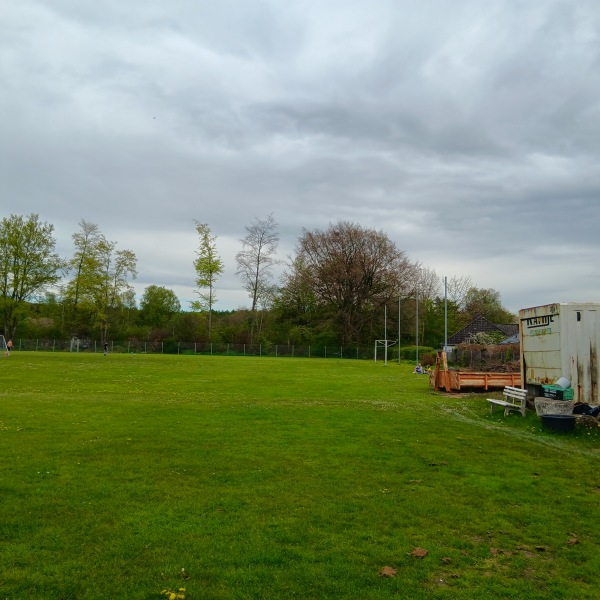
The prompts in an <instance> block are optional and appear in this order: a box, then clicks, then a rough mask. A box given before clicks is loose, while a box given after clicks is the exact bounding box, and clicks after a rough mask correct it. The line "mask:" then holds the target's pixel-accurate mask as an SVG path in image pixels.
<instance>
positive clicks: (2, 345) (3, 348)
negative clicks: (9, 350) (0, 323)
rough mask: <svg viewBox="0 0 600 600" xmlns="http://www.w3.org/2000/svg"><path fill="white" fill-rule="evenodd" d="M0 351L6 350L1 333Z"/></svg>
mask: <svg viewBox="0 0 600 600" xmlns="http://www.w3.org/2000/svg"><path fill="white" fill-rule="evenodd" d="M0 352H6V340H5V339H4V336H3V335H0Z"/></svg>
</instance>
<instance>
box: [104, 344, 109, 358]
mask: <svg viewBox="0 0 600 600" xmlns="http://www.w3.org/2000/svg"><path fill="white" fill-rule="evenodd" d="M107 354H108V342H104V356H106V355H107Z"/></svg>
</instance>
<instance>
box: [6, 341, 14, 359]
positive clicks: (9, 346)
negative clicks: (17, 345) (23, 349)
mask: <svg viewBox="0 0 600 600" xmlns="http://www.w3.org/2000/svg"><path fill="white" fill-rule="evenodd" d="M12 349H13V343H12V340H8V342H6V356H10V353H11V352H12Z"/></svg>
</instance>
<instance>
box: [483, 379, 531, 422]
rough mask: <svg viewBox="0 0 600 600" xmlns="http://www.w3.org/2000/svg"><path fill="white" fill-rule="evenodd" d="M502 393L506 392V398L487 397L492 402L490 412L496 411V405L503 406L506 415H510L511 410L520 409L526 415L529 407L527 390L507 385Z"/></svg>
mask: <svg viewBox="0 0 600 600" xmlns="http://www.w3.org/2000/svg"><path fill="white" fill-rule="evenodd" d="M502 393H503V394H504V398H505V399H504V400H496V399H495V398H488V399H487V401H488V402H489V403H490V408H491V410H490V412H491V413H493V412H494V406H503V407H504V416H506V415H508V413H509V411H511V410H518V411H519V412H520V413H521V414H522V415H523V416H525V410H526V409H527V390H522V389H521V388H516V387H511V386H509V385H507V386H506V387H505V388H504V391H503V392H502Z"/></svg>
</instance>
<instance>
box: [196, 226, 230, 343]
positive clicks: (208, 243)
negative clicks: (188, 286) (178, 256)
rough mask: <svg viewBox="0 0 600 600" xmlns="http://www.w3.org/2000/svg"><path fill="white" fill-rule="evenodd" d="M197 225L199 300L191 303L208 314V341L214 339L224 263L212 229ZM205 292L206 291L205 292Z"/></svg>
mask: <svg viewBox="0 0 600 600" xmlns="http://www.w3.org/2000/svg"><path fill="white" fill-rule="evenodd" d="M195 223H196V231H197V233H198V235H199V236H200V245H199V247H198V249H197V250H196V260H194V268H195V269H196V286H197V287H198V289H197V290H195V292H196V294H197V295H198V298H199V299H198V300H194V301H193V302H191V307H192V309H193V310H198V311H206V312H208V339H209V340H211V339H212V310H213V306H214V305H215V302H216V300H217V297H216V295H215V282H216V280H217V278H218V277H219V275H221V273H223V262H222V261H221V258H220V257H219V255H218V253H217V245H216V239H217V238H216V236H214V235H212V233H211V231H210V227H209V226H208V225H207V224H206V223H199V222H198V221H195ZM203 290H204V291H203Z"/></svg>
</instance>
